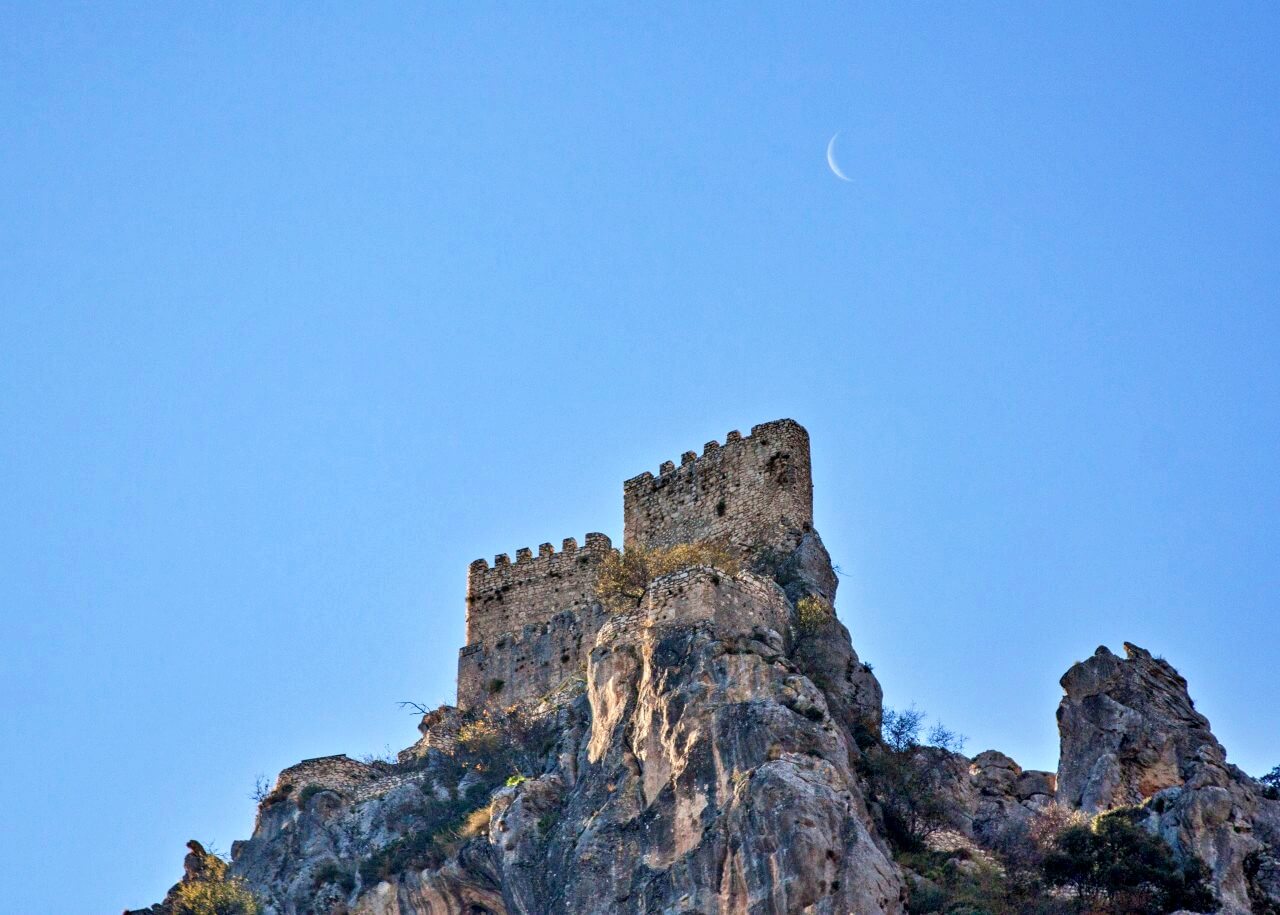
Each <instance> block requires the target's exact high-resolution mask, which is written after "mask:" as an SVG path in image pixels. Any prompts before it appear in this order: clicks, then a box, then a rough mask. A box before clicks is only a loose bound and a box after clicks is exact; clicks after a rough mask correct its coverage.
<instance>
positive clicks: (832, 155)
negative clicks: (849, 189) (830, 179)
mask: <svg viewBox="0 0 1280 915" xmlns="http://www.w3.org/2000/svg"><path fill="white" fill-rule="evenodd" d="M839 136H840V131H838V130H837V131H836V133H835V136H833V137H832V138H831V142H830V143H828V144H827V167H828V168H830V169H831V172H832V174H834V175H835V176H836V177H837V178H839V179H840V180H841V181H849V182H852V181H853V179H852V178H850V177H849V176H848V175H846V174H845V173H844V172H842V171H840V164H839V163H838V162H836V140H837V139H838V138H839Z"/></svg>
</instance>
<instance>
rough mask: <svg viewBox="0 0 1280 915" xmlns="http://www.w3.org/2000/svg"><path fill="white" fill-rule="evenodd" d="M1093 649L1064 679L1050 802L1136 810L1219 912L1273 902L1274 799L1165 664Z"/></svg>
mask: <svg viewBox="0 0 1280 915" xmlns="http://www.w3.org/2000/svg"><path fill="white" fill-rule="evenodd" d="M1124 647H1125V654H1126V657H1125V658H1119V657H1117V656H1116V655H1114V654H1112V653H1111V652H1110V651H1109V650H1107V649H1106V648H1105V647H1101V648H1099V649H1098V650H1097V652H1095V653H1094V655H1093V657H1091V658H1089V659H1088V660H1087V661H1082V662H1080V663H1079V664H1076V665H1074V666H1073V667H1072V668H1071V669H1070V670H1068V671H1067V673H1066V674H1065V675H1064V676H1063V678H1062V687H1063V689H1064V691H1065V693H1066V695H1065V696H1064V697H1063V699H1062V703H1061V704H1060V706H1059V708H1058V727H1059V731H1060V735H1061V755H1060V762H1059V768H1058V791H1057V797H1058V800H1059V801H1060V802H1061V803H1063V804H1065V805H1067V806H1069V807H1071V808H1075V809H1079V810H1082V811H1084V812H1086V813H1098V812H1101V811H1105V810H1111V809H1114V808H1116V807H1123V806H1133V805H1142V808H1143V810H1144V811H1145V813H1146V819H1145V823H1146V825H1147V827H1148V828H1149V829H1151V830H1152V831H1154V832H1157V833H1158V834H1160V835H1161V836H1162V837H1163V838H1164V839H1165V840H1166V841H1167V842H1168V843H1169V844H1170V846H1172V847H1173V849H1174V850H1175V852H1177V853H1178V854H1180V855H1183V856H1189V855H1194V856H1196V857H1198V858H1199V859H1200V860H1201V861H1202V862H1204V864H1205V865H1206V866H1208V868H1209V869H1210V870H1211V872H1212V875H1213V885H1214V888H1215V890H1216V891H1217V893H1218V897H1219V900H1220V901H1221V903H1222V911H1223V912H1224V913H1230V915H1245V913H1250V912H1253V911H1259V912H1262V911H1266V906H1268V905H1270V906H1276V905H1280V894H1277V893H1276V888H1277V887H1276V885H1275V882H1274V880H1272V879H1271V878H1270V877H1269V876H1268V875H1269V874H1273V873H1274V872H1275V868H1276V865H1275V861H1276V858H1277V857H1280V802H1277V801H1274V800H1270V799H1268V798H1267V797H1266V796H1265V794H1264V792H1263V790H1262V786H1261V785H1260V784H1259V783H1258V782H1256V781H1255V780H1254V779H1251V778H1249V777H1248V776H1247V775H1245V774H1244V773H1243V772H1241V771H1240V770H1239V769H1238V768H1236V767H1235V766H1232V765H1230V764H1229V763H1227V761H1226V751H1225V750H1224V749H1223V748H1222V745H1221V744H1220V743H1218V741H1217V740H1216V739H1215V738H1214V736H1213V733H1212V731H1211V730H1210V728H1209V722H1208V720H1207V719H1206V718H1205V717H1204V716H1203V715H1201V714H1200V713H1199V712H1197V711H1196V709H1195V705H1194V703H1193V702H1192V701H1191V697H1190V696H1189V695H1188V693H1187V682H1186V680H1184V679H1183V678H1182V677H1181V676H1180V675H1179V674H1178V672H1177V671H1176V670H1174V669H1173V667H1172V666H1171V665H1170V664H1169V663H1168V662H1167V661H1164V660H1163V659H1160V658H1153V657H1152V656H1151V654H1150V652H1148V651H1146V650H1144V649H1142V648H1139V647H1137V646H1135V645H1130V644H1128V643H1126V644H1125V646H1124Z"/></svg>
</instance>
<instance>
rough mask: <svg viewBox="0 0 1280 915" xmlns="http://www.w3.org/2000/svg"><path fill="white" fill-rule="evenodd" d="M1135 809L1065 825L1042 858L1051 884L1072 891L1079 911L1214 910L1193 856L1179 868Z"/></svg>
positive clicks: (1201, 869) (1116, 811)
mask: <svg viewBox="0 0 1280 915" xmlns="http://www.w3.org/2000/svg"><path fill="white" fill-rule="evenodd" d="M1145 816H1146V813H1145V811H1143V810H1142V809H1141V808H1137V807H1122V808H1120V809H1118V810H1113V811H1111V812H1110V813H1104V814H1102V815H1100V816H1098V817H1097V818H1095V819H1094V821H1093V822H1092V823H1091V824H1088V825H1083V824H1080V825H1073V826H1067V827H1066V828H1065V829H1063V830H1062V831H1061V832H1059V833H1058V835H1057V837H1056V838H1055V839H1054V842H1053V846H1052V848H1051V849H1050V851H1049V852H1048V854H1047V855H1046V856H1045V859H1044V875H1045V878H1046V880H1047V882H1048V883H1049V884H1050V885H1051V886H1057V887H1062V888H1065V889H1068V890H1070V891H1072V892H1073V893H1074V894H1075V896H1076V898H1077V899H1078V900H1079V902H1080V904H1081V906H1082V907H1088V908H1089V909H1090V910H1091V911H1092V910H1100V911H1103V912H1115V913H1121V912H1152V913H1162V912H1173V911H1176V910H1178V909H1190V910H1192V911H1195V912H1212V911H1216V910H1217V908H1218V906H1217V902H1216V900H1215V899H1214V896H1213V892H1212V891H1211V890H1210V888H1209V885H1208V882H1207V880H1206V871H1205V868H1204V865H1203V864H1201V863H1200V861H1199V860H1198V859H1196V858H1194V857H1193V858H1191V859H1189V860H1188V861H1185V862H1183V863H1181V864H1179V863H1178V860H1177V859H1176V858H1175V857H1174V854H1173V849H1171V848H1170V847H1169V845H1168V844H1167V843H1166V842H1165V841H1164V840H1163V839H1161V838H1160V837H1159V836H1157V835H1154V834H1152V833H1150V832H1148V831H1147V830H1146V829H1144V828H1143V827H1142V826H1141V825H1140V821H1141V819H1142V818H1143V817H1145Z"/></svg>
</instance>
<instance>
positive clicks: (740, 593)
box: [641, 566, 791, 636]
mask: <svg viewBox="0 0 1280 915" xmlns="http://www.w3.org/2000/svg"><path fill="white" fill-rule="evenodd" d="M641 608H642V610H643V618H644V623H645V624H647V625H652V626H670V625H688V624H690V623H696V622H698V621H700V620H706V621H715V620H722V621H726V622H731V623H732V626H733V627H735V628H745V627H746V626H761V627H763V628H766V629H772V630H774V631H775V632H777V633H779V634H780V635H784V636H785V635H786V634H787V632H788V631H789V630H790V626H791V605H790V604H789V603H787V597H786V594H785V593H783V590H782V589H781V588H779V587H778V586H777V585H776V584H774V582H773V581H771V580H769V579H767V578H763V577H762V576H759V575H755V574H752V573H751V572H739V573H737V574H736V575H734V576H732V577H731V576H729V575H726V574H725V573H723V572H721V571H720V570H719V569H714V568H711V567H710V566H698V567H696V568H691V569H683V570H681V571H679V572H673V573H671V574H670V575H667V576H665V577H663V578H660V579H658V580H657V581H655V582H653V583H652V584H651V585H650V586H649V590H648V591H647V592H646V593H645V596H644V601H643V602H642V604H641Z"/></svg>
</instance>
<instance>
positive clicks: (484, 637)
mask: <svg viewBox="0 0 1280 915" xmlns="http://www.w3.org/2000/svg"><path fill="white" fill-rule="evenodd" d="M612 552H613V542H612V541H611V540H610V539H609V538H608V537H607V536H606V535H604V534H599V533H590V534H587V536H586V541H585V545H584V546H582V547H579V546H578V541H577V540H576V539H575V538H573V537H566V538H565V539H564V540H563V541H562V542H561V547H560V551H559V552H557V551H556V549H555V547H553V546H552V545H551V544H550V543H543V544H541V545H540V546H539V547H538V555H537V556H536V557H535V556H534V555H533V550H531V549H529V548H528V547H521V548H520V549H518V550H516V561H515V562H512V561H511V558H510V557H509V556H508V555H507V554H506V553H499V554H498V555H497V556H495V557H494V560H493V566H492V567H490V565H489V563H488V562H486V561H485V560H483V559H477V560H476V561H475V562H473V563H471V565H470V567H469V568H468V569H467V644H468V645H469V646H470V645H475V644H477V643H480V642H485V641H489V640H491V639H493V638H494V637H496V636H499V635H502V634H504V633H508V632H515V631H517V630H519V629H522V628H524V627H525V626H529V625H536V624H539V623H545V622H547V621H548V620H550V619H551V617H553V616H555V615H556V614H557V613H561V612H563V611H565V610H570V609H576V610H582V609H585V608H586V607H587V606H589V605H590V604H591V603H593V602H594V600H595V591H596V582H597V580H598V578H599V566H600V562H601V561H602V560H603V559H604V558H605V556H607V555H609V554H610V553H612Z"/></svg>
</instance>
